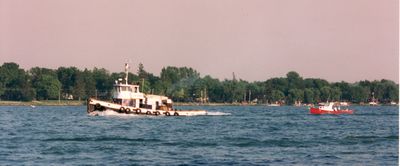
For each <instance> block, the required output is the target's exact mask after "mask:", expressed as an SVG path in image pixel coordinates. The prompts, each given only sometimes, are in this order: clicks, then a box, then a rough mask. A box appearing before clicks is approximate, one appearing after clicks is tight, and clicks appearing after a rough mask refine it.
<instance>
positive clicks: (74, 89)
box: [0, 62, 399, 104]
mask: <svg viewBox="0 0 400 166" xmlns="http://www.w3.org/2000/svg"><path fill="white" fill-rule="evenodd" d="M124 76H125V73H124V72H119V73H110V72H109V71H108V70H106V69H104V68H93V69H92V70H89V69H84V70H80V69H78V68H76V67H59V68H58V69H48V68H41V67H33V68H31V69H29V70H24V69H22V68H20V67H19V65H18V64H16V63H13V62H7V63H4V64H3V65H2V66H0V100H13V101H32V100H57V99H62V100H65V99H73V100H84V99H87V98H89V97H98V98H103V99H110V98H111V95H112V86H113V83H114V81H115V80H117V79H118V78H124ZM129 82H130V83H138V84H140V86H141V91H142V92H145V93H152V94H159V95H166V96H169V97H171V98H172V99H173V100H174V101H179V102H218V103H223V102H225V103H235V102H254V103H284V104H295V103H318V102H324V101H327V100H330V101H347V102H353V103H362V102H369V101H371V99H372V97H374V98H376V99H377V100H378V101H379V102H381V103H389V102H391V101H398V100H399V94H398V92H399V85H398V84H396V83H395V82H393V81H391V80H386V79H382V80H374V81H368V80H363V81H359V82H356V83H348V82H344V81H342V82H333V83H330V82H328V81H326V80H324V79H319V78H302V77H301V76H300V75H299V74H298V73H297V72H295V71H290V72H288V73H287V74H286V77H280V78H271V79H268V80H265V81H255V82H248V81H245V80H242V79H236V78H235V77H233V78H232V79H225V80H222V81H221V80H219V79H216V78H212V77H211V76H209V75H207V76H204V77H201V76H200V73H199V72H197V71H196V70H194V69H192V68H188V67H174V66H168V67H164V68H163V69H162V70H161V73H160V76H156V75H154V74H152V73H149V72H147V71H146V70H145V68H144V66H143V64H139V67H138V69H137V71H136V73H131V72H129Z"/></svg>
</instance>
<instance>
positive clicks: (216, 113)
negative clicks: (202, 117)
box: [207, 112, 231, 116]
mask: <svg viewBox="0 0 400 166" xmlns="http://www.w3.org/2000/svg"><path fill="white" fill-rule="evenodd" d="M207 115H209V116H225V115H231V113H226V112H207Z"/></svg>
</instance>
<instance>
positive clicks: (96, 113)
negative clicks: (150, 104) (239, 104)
mask: <svg viewBox="0 0 400 166" xmlns="http://www.w3.org/2000/svg"><path fill="white" fill-rule="evenodd" d="M89 115H91V116H118V117H137V116H140V115H137V114H122V113H118V112H115V111H113V110H105V111H93V112H91V113H89ZM226 115H231V114H230V113H226V112H207V113H206V114H188V115H184V116H226Z"/></svg>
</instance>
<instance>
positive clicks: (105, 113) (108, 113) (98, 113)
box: [89, 110, 139, 117]
mask: <svg viewBox="0 0 400 166" xmlns="http://www.w3.org/2000/svg"><path fill="white" fill-rule="evenodd" d="M89 115H90V116H118V117H138V116H139V115H137V114H121V113H118V112H115V111H113V110H105V111H93V112H91V113H89Z"/></svg>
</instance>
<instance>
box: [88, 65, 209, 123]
mask: <svg viewBox="0 0 400 166" xmlns="http://www.w3.org/2000/svg"><path fill="white" fill-rule="evenodd" d="M128 68H129V66H128V64H127V63H126V64H125V79H124V80H123V79H122V78H120V79H118V80H116V81H115V84H114V85H113V97H112V101H102V100H98V99H95V98H89V99H88V100H87V112H88V114H90V115H98V113H99V112H101V111H106V110H112V111H115V112H118V113H121V114H137V115H154V116H158V115H165V116H172V115H173V116H192V115H207V111H205V110H177V109H173V105H172V104H173V102H172V100H171V99H170V98H168V97H166V96H161V95H153V94H145V93H142V92H140V91H139V89H140V88H139V84H128Z"/></svg>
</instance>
